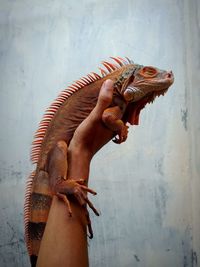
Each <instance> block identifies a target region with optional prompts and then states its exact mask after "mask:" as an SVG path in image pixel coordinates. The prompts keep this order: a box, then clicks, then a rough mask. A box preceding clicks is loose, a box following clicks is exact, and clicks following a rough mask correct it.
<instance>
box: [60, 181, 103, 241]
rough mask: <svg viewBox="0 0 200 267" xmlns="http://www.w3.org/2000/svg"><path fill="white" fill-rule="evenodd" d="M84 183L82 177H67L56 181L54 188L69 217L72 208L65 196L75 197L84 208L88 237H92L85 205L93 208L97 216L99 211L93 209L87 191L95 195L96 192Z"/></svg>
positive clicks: (93, 208)
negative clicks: (59, 181) (76, 178)
mask: <svg viewBox="0 0 200 267" xmlns="http://www.w3.org/2000/svg"><path fill="white" fill-rule="evenodd" d="M84 183H85V180H84V179H79V180H73V179H68V180H65V181H62V182H61V183H58V184H57V185H56V188H55V189H56V192H57V193H56V195H57V197H58V198H59V199H61V200H62V201H64V203H65V204H66V206H67V209H68V212H69V216H70V217H71V216H72V209H71V205H70V202H69V200H68V198H67V196H70V195H73V196H74V197H75V198H76V200H78V202H79V204H80V205H81V206H82V207H84V208H85V212H86V213H85V215H86V221H87V226H88V231H89V234H90V235H89V238H92V237H93V231H92V226H91V221H90V216H89V212H88V210H87V205H88V206H89V207H90V208H91V209H92V210H93V212H94V213H95V214H96V215H97V216H99V212H98V211H97V210H96V209H95V207H94V205H93V204H92V203H91V201H90V200H89V199H88V197H87V193H88V192H89V193H91V194H93V195H96V194H97V193H96V192H95V191H93V190H92V189H90V188H88V187H87V186H85V185H84Z"/></svg>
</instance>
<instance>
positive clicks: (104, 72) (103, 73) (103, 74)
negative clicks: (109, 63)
mask: <svg viewBox="0 0 200 267" xmlns="http://www.w3.org/2000/svg"><path fill="white" fill-rule="evenodd" d="M99 70H100V72H101V75H102V76H103V77H104V76H106V75H107V74H108V73H107V72H106V71H105V70H104V69H102V68H100V67H99Z"/></svg>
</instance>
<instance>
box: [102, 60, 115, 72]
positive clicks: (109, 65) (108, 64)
mask: <svg viewBox="0 0 200 267" xmlns="http://www.w3.org/2000/svg"><path fill="white" fill-rule="evenodd" d="M105 65H107V66H108V67H110V70H111V71H114V70H116V66H115V65H114V64H111V63H109V62H107V61H104V66H105Z"/></svg>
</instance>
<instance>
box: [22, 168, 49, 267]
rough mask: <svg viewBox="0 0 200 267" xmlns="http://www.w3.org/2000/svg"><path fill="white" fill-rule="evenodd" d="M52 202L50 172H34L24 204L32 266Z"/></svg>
mask: <svg viewBox="0 0 200 267" xmlns="http://www.w3.org/2000/svg"><path fill="white" fill-rule="evenodd" d="M51 202H52V192H51V190H50V185H49V176H48V173H47V172H45V171H38V172H35V171H34V172H32V173H31V175H30V176H29V178H28V180H27V185H26V194H25V204H24V224H25V240H26V245H27V249H28V253H29V256H30V260H31V266H32V267H34V266H36V262H37V256H38V253H39V249H40V242H41V240H42V236H43V233H44V229H45V226H46V222H47V218H48V214H49V210H50V207H51Z"/></svg>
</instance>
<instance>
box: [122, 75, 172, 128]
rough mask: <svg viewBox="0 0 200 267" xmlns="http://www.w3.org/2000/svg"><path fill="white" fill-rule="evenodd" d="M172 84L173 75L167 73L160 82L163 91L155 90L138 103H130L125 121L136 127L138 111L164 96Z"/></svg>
mask: <svg viewBox="0 0 200 267" xmlns="http://www.w3.org/2000/svg"><path fill="white" fill-rule="evenodd" d="M173 82H174V75H173V73H172V71H170V72H167V73H166V77H165V78H164V79H163V80H162V83H163V84H165V85H166V86H165V87H164V89H162V90H158V89H157V88H155V91H153V92H150V93H149V94H147V95H146V96H145V97H143V98H142V99H140V100H139V101H136V102H132V103H130V104H129V107H128V110H127V113H126V114H125V117H124V119H125V121H127V122H129V123H130V124H131V125H138V124H139V116H140V111H141V110H142V109H143V108H144V107H145V106H146V104H148V103H153V102H154V100H155V98H156V97H159V96H161V95H165V94H166V92H167V90H168V88H169V86H170V85H172V84H173Z"/></svg>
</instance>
